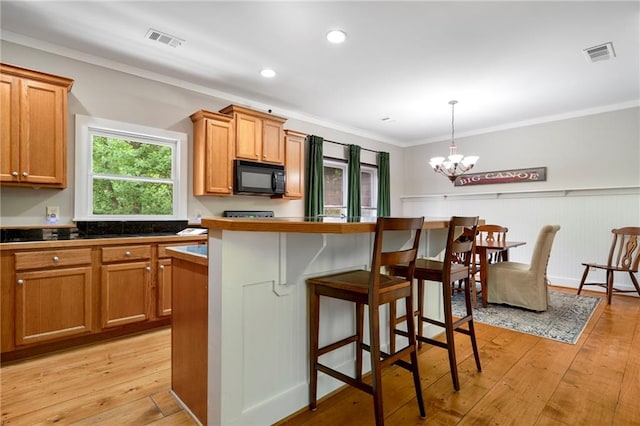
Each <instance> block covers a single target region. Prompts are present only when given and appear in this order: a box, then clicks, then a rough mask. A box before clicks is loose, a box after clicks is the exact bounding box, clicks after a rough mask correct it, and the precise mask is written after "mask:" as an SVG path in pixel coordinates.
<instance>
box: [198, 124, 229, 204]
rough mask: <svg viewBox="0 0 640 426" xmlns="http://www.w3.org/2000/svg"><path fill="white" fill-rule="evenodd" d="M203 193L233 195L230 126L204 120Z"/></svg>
mask: <svg viewBox="0 0 640 426" xmlns="http://www.w3.org/2000/svg"><path fill="white" fill-rule="evenodd" d="M206 141H207V142H206V144H207V148H206V157H207V159H206V164H207V166H206V168H205V170H204V173H205V191H206V192H207V193H212V194H223V195H231V194H232V193H233V162H232V158H233V139H232V138H231V124H230V123H229V122H226V121H218V120H212V119H207V120H206Z"/></svg>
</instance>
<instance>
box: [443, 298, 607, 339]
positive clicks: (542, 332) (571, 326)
mask: <svg viewBox="0 0 640 426" xmlns="http://www.w3.org/2000/svg"><path fill="white" fill-rule="evenodd" d="M463 296H464V295H463V293H462V292H456V293H455V294H454V296H453V314H454V315H455V316H460V315H462V312H463V311H464V297H463ZM549 296H550V302H549V309H548V310H547V311H545V312H540V313H538V312H533V311H528V310H526V309H521V308H515V307H511V306H506V305H496V304H492V303H489V305H488V306H487V307H486V308H483V307H482V304H481V302H480V300H478V307H477V308H474V309H473V319H474V320H475V321H477V322H482V323H485V324H490V325H495V326H496V327H502V328H508V329H511V330H515V331H519V332H522V333H528V334H533V335H536V336H540V337H545V338H547V339H552V340H558V341H560V342H565V343H571V344H575V343H576V342H577V341H578V338H579V337H580V335H581V334H582V332H583V331H584V328H585V327H586V325H587V323H588V322H589V318H591V315H592V314H593V312H594V311H595V309H596V307H597V306H598V303H600V300H601V298H600V297H594V296H584V295H580V296H578V295H576V294H571V293H564V292H559V291H554V290H549ZM478 299H479V298H478Z"/></svg>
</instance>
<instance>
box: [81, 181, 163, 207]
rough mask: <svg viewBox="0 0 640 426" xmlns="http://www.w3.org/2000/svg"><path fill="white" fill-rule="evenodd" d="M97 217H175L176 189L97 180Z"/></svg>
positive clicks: (157, 185)
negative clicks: (174, 197)
mask: <svg viewBox="0 0 640 426" xmlns="http://www.w3.org/2000/svg"><path fill="white" fill-rule="evenodd" d="M93 214H96V215H171V214H173V185H172V184H169V183H154V182H136V181H123V180H114V179H94V180H93Z"/></svg>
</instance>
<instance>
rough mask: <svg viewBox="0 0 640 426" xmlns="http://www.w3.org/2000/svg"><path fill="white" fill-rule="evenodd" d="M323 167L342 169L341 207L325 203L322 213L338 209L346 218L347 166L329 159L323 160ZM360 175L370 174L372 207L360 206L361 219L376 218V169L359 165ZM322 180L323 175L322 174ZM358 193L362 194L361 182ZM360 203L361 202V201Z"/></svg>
mask: <svg viewBox="0 0 640 426" xmlns="http://www.w3.org/2000/svg"><path fill="white" fill-rule="evenodd" d="M325 166H330V167H335V168H337V169H342V187H343V189H344V190H343V191H342V203H343V204H342V206H334V205H327V204H326V203H325V204H324V205H323V206H322V211H323V212H324V211H325V210H326V208H327V207H329V208H340V212H341V213H342V214H343V215H345V216H346V214H347V189H348V183H349V176H348V172H349V165H348V164H347V163H346V162H344V161H339V160H333V159H331V158H326V157H325V158H323V160H322V167H323V168H324V167H325ZM362 173H370V174H371V203H372V204H373V206H372V207H366V208H365V207H364V206H362V207H361V209H362V216H363V217H369V216H371V217H376V216H377V214H378V168H377V167H375V166H372V165H370V164H365V163H360V174H362ZM322 176H323V178H324V173H323V175H322ZM360 191H361V192H362V182H361V183H360ZM361 201H362V200H361ZM365 211H366V212H370V213H373V214H372V215H367V214H364V213H365Z"/></svg>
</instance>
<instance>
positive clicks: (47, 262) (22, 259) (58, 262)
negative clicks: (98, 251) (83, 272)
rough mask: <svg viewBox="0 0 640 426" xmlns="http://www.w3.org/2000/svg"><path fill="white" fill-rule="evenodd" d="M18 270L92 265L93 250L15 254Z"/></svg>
mask: <svg viewBox="0 0 640 426" xmlns="http://www.w3.org/2000/svg"><path fill="white" fill-rule="evenodd" d="M15 259H16V270H17V271H20V270H24V269H36V268H50V267H60V266H71V265H85V264H89V263H91V249H90V248H81V249H62V250H46V251H25V252H19V253H16V254H15Z"/></svg>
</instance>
